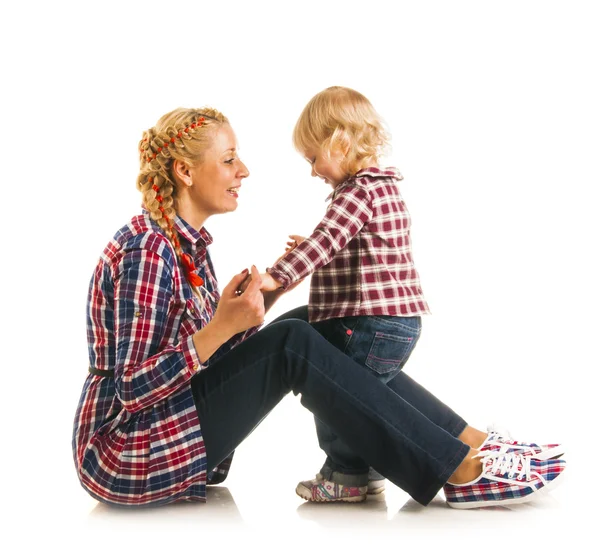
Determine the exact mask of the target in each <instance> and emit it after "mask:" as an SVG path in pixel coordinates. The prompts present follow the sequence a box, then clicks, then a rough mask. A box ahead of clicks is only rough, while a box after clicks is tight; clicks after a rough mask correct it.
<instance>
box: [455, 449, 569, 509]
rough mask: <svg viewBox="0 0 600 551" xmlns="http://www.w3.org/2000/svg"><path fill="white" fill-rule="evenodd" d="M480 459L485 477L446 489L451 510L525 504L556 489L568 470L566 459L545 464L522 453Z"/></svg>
mask: <svg viewBox="0 0 600 551" xmlns="http://www.w3.org/2000/svg"><path fill="white" fill-rule="evenodd" d="M476 457H481V458H482V459H481V462H482V463H483V472H482V473H481V476H479V477H478V478H476V479H475V480H473V481H472V482H468V483H467V484H450V483H447V484H445V485H444V494H445V495H446V501H447V503H448V505H449V506H450V507H454V508H457V509H474V508H477V507H490V506H498V505H500V506H502V505H513V504H517V503H525V502H526V501H530V500H532V499H535V498H536V497H537V496H538V495H540V494H541V493H543V492H547V491H549V490H550V489H553V488H555V487H556V481H557V478H558V475H560V474H561V473H562V472H563V471H564V469H565V466H566V462H565V461H563V460H562V459H549V460H545V461H544V460H540V459H537V458H536V457H535V456H531V455H523V454H520V453H505V454H481V453H479V454H477V456H476ZM561 480H562V479H561Z"/></svg>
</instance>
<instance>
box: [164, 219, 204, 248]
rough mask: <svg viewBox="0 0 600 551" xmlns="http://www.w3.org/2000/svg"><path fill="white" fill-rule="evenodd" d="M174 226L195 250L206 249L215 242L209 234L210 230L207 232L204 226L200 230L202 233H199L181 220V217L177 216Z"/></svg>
mask: <svg viewBox="0 0 600 551" xmlns="http://www.w3.org/2000/svg"><path fill="white" fill-rule="evenodd" d="M173 226H175V229H176V230H177V233H178V234H179V235H180V236H181V237H183V238H184V239H185V240H186V241H188V242H189V243H190V244H191V245H192V246H193V247H194V248H206V247H208V246H209V245H210V244H211V243H212V242H213V238H212V235H210V233H208V230H206V229H205V228H204V226H202V227H201V228H200V231H197V230H195V229H194V228H192V226H190V225H189V224H188V223H187V222H186V221H185V220H184V219H183V218H181V216H175V220H174V221H173Z"/></svg>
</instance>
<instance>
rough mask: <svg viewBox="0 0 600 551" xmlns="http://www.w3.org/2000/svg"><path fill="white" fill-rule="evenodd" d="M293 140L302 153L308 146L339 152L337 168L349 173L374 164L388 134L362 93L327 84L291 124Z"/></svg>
mask: <svg viewBox="0 0 600 551" xmlns="http://www.w3.org/2000/svg"><path fill="white" fill-rule="evenodd" d="M293 143H294V147H295V148H296V149H297V150H298V151H299V152H300V153H303V154H304V153H305V152H306V151H308V150H309V149H312V148H316V149H319V150H322V151H323V152H324V153H325V154H326V155H327V156H329V155H330V154H331V153H332V152H333V151H341V152H343V153H344V154H345V157H344V159H343V161H342V162H341V164H340V168H341V169H342V170H343V171H344V172H346V174H348V175H353V174H356V173H357V172H358V171H359V170H361V169H363V168H366V167H369V166H377V164H378V162H379V157H380V156H381V155H382V154H383V152H384V150H385V149H386V148H387V147H388V146H389V135H388V133H387V131H386V130H385V129H384V123H383V120H382V119H381V117H380V116H379V114H378V113H377V111H375V108H374V107H373V105H371V102H370V101H369V100H368V99H367V98H366V97H365V96H363V95H362V94H361V93H360V92H357V91H356V90H352V89H351V88H345V87H343V86H331V87H329V88H326V89H325V90H323V91H322V92H319V93H318V94H317V95H316V96H314V97H313V98H312V99H311V100H310V101H309V102H308V104H307V105H306V107H305V108H304V110H303V111H302V114H301V115H300V118H299V119H298V122H297V123H296V126H295V127H294V134H293Z"/></svg>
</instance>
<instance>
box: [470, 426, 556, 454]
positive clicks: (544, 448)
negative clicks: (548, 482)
mask: <svg viewBox="0 0 600 551" xmlns="http://www.w3.org/2000/svg"><path fill="white" fill-rule="evenodd" d="M487 431H488V437H487V438H486V439H485V441H484V442H483V444H482V445H481V446H480V447H479V451H480V452H481V453H509V452H515V453H521V454H523V455H531V456H533V457H535V459H542V460H545V459H556V458H557V457H560V456H561V455H562V454H563V453H564V448H563V446H562V445H561V444H542V445H540V444H533V443H528V442H519V441H518V440H514V439H513V438H512V437H511V435H510V433H509V432H508V431H506V430H504V429H500V428H498V427H496V426H494V425H492V426H489V427H488V429H487Z"/></svg>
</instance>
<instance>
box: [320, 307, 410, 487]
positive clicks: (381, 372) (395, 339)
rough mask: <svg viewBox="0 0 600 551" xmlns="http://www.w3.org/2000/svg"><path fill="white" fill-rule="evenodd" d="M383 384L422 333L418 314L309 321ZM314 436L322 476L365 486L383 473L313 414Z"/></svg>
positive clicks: (393, 373) (395, 372) (393, 375)
mask: <svg viewBox="0 0 600 551" xmlns="http://www.w3.org/2000/svg"><path fill="white" fill-rule="evenodd" d="M311 325H312V326H313V327H314V328H315V329H316V330H317V331H318V332H319V333H320V334H321V335H323V336H324V337H325V338H326V339H327V340H328V341H329V342H330V343H331V344H333V345H334V346H335V347H336V348H338V349H339V350H341V351H342V352H343V353H344V354H346V356H349V357H350V358H352V359H353V360H354V361H356V362H357V363H358V364H360V365H361V366H363V367H364V368H365V369H366V370H367V371H368V372H369V373H371V375H374V376H375V377H377V379H378V380H379V381H380V382H381V383H382V384H386V383H388V384H389V381H391V380H392V379H393V378H394V377H396V375H398V373H400V370H401V369H402V368H403V367H404V364H405V363H406V362H407V360H408V358H409V356H410V355H411V353H412V351H413V350H414V347H415V345H416V344H417V341H418V340H419V336H420V334H421V318H420V317H402V318H401V317H392V316H353V317H346V318H333V319H328V320H325V321H320V322H316V323H313V324H311ZM315 424H316V427H317V437H318V439H319V445H320V446H321V449H322V450H323V451H324V452H325V453H326V454H327V459H326V460H325V464H324V465H323V467H322V468H321V475H322V476H323V477H324V478H325V479H327V480H332V481H334V482H338V483H340V484H344V485H346V486H366V484H367V482H368V481H369V480H380V479H382V478H383V476H382V475H380V474H379V473H377V471H375V470H374V469H369V466H368V465H367V464H366V463H365V462H364V461H363V460H362V459H361V458H359V457H357V456H356V454H355V453H354V452H353V451H352V449H351V447H350V446H348V444H346V443H345V442H344V441H343V440H342V439H341V438H339V437H338V436H337V435H336V434H335V432H334V431H333V430H331V429H330V428H329V427H328V426H327V425H326V424H325V423H323V422H322V421H320V420H319V419H318V418H317V417H315Z"/></svg>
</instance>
